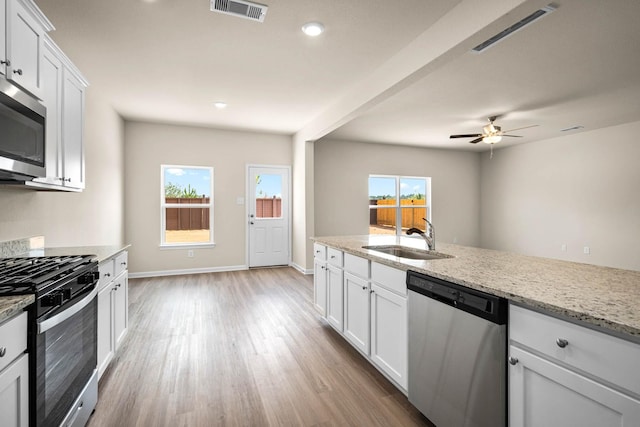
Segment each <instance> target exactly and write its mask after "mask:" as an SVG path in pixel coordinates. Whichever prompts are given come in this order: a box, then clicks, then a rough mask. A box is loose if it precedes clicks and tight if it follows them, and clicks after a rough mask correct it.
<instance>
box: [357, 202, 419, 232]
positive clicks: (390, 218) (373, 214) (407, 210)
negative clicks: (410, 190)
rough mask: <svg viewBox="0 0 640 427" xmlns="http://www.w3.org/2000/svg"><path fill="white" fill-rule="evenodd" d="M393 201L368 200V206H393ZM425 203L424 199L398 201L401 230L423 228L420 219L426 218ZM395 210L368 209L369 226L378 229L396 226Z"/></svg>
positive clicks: (382, 208)
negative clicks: (378, 227)
mask: <svg viewBox="0 0 640 427" xmlns="http://www.w3.org/2000/svg"><path fill="white" fill-rule="evenodd" d="M395 204H396V200H395V199H381V200H369V205H370V206H385V205H389V206H394V205H395ZM426 204H427V202H426V200H425V199H400V207H401V208H402V209H401V213H402V228H411V227H418V228H420V229H423V230H424V228H425V223H424V220H423V219H422V218H427V206H426ZM396 209H397V208H384V207H380V208H378V209H369V225H373V226H380V227H395V226H396Z"/></svg>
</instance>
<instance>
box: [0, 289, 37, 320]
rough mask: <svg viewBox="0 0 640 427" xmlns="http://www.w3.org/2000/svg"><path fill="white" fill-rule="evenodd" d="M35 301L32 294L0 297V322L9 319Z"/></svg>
mask: <svg viewBox="0 0 640 427" xmlns="http://www.w3.org/2000/svg"><path fill="white" fill-rule="evenodd" d="M33 301H35V298H34V296H33V295H15V296H10V297H0V323H3V322H4V321H5V320H9V319H11V318H12V317H13V316H15V315H16V314H18V313H20V312H22V310H23V309H24V308H25V307H27V306H29V305H30V304H32V303H33Z"/></svg>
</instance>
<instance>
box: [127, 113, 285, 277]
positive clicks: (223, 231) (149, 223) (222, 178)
mask: <svg viewBox="0 0 640 427" xmlns="http://www.w3.org/2000/svg"><path fill="white" fill-rule="evenodd" d="M125 141H126V144H125V154H126V165H125V176H126V182H127V185H126V195H125V197H126V206H127V208H126V219H125V222H126V230H127V241H128V243H131V244H132V247H131V249H130V251H129V260H130V262H129V265H130V267H131V268H130V272H132V273H133V274H141V275H153V274H162V273H163V272H176V271H180V270H183V271H214V270H215V269H224V268H243V267H245V266H246V224H247V217H246V211H245V209H246V207H245V205H244V204H243V205H238V204H237V198H238V197H245V196H246V194H245V193H246V187H245V186H246V165H247V164H268V165H282V166H289V165H291V161H292V142H291V137H290V136H284V135H271V134H260V133H251V132H236V131H225V130H218V129H210V128H200V127H193V126H177V125H168V124H154V123H142V122H131V121H127V122H125ZM161 164H175V165H185V166H212V167H213V168H214V190H213V191H214V196H213V199H214V200H213V203H214V220H213V221H214V225H213V232H214V241H215V243H216V246H215V247H214V248H211V247H209V248H199V249H193V248H180V249H166V248H163V249H160V194H161V191H160V165H161ZM189 249H193V250H194V257H193V258H188V257H187V250H189Z"/></svg>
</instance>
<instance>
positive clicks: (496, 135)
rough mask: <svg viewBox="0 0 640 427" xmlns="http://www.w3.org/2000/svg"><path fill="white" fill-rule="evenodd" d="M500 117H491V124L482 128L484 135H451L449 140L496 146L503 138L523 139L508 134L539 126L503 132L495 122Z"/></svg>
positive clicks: (519, 136)
mask: <svg viewBox="0 0 640 427" xmlns="http://www.w3.org/2000/svg"><path fill="white" fill-rule="evenodd" d="M497 118H498V116H491V117H489V124H488V125H485V126H484V127H483V128H482V133H465V134H460V135H451V136H450V137H449V138H475V139H474V140H472V141H469V143H470V144H477V143H478V142H480V141H482V142H484V143H487V144H495V143H496V142H500V141H501V140H502V137H503V136H509V137H513V138H522V136H521V135H507V133H508V132H513V131H515V130H522V129H528V128H532V127H535V126H538V125H530V126H525V127H521V128H516V129H509V130H504V131H503V130H502V128H501V127H500V126H496V125H494V124H493V122H495V121H496V119H497Z"/></svg>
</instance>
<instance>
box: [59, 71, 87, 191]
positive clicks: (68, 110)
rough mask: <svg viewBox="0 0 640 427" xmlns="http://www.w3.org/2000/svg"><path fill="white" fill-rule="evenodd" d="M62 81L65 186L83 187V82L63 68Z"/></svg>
mask: <svg viewBox="0 0 640 427" xmlns="http://www.w3.org/2000/svg"><path fill="white" fill-rule="evenodd" d="M63 77H64V78H63V82H62V149H63V152H62V159H63V164H62V169H63V171H64V181H65V182H64V185H65V187H73V188H79V189H82V188H84V151H83V144H82V132H83V127H84V84H83V83H82V82H80V80H78V79H77V78H76V77H75V76H74V75H73V74H72V73H71V72H69V71H67V70H66V69H65V70H64V73H63Z"/></svg>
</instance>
